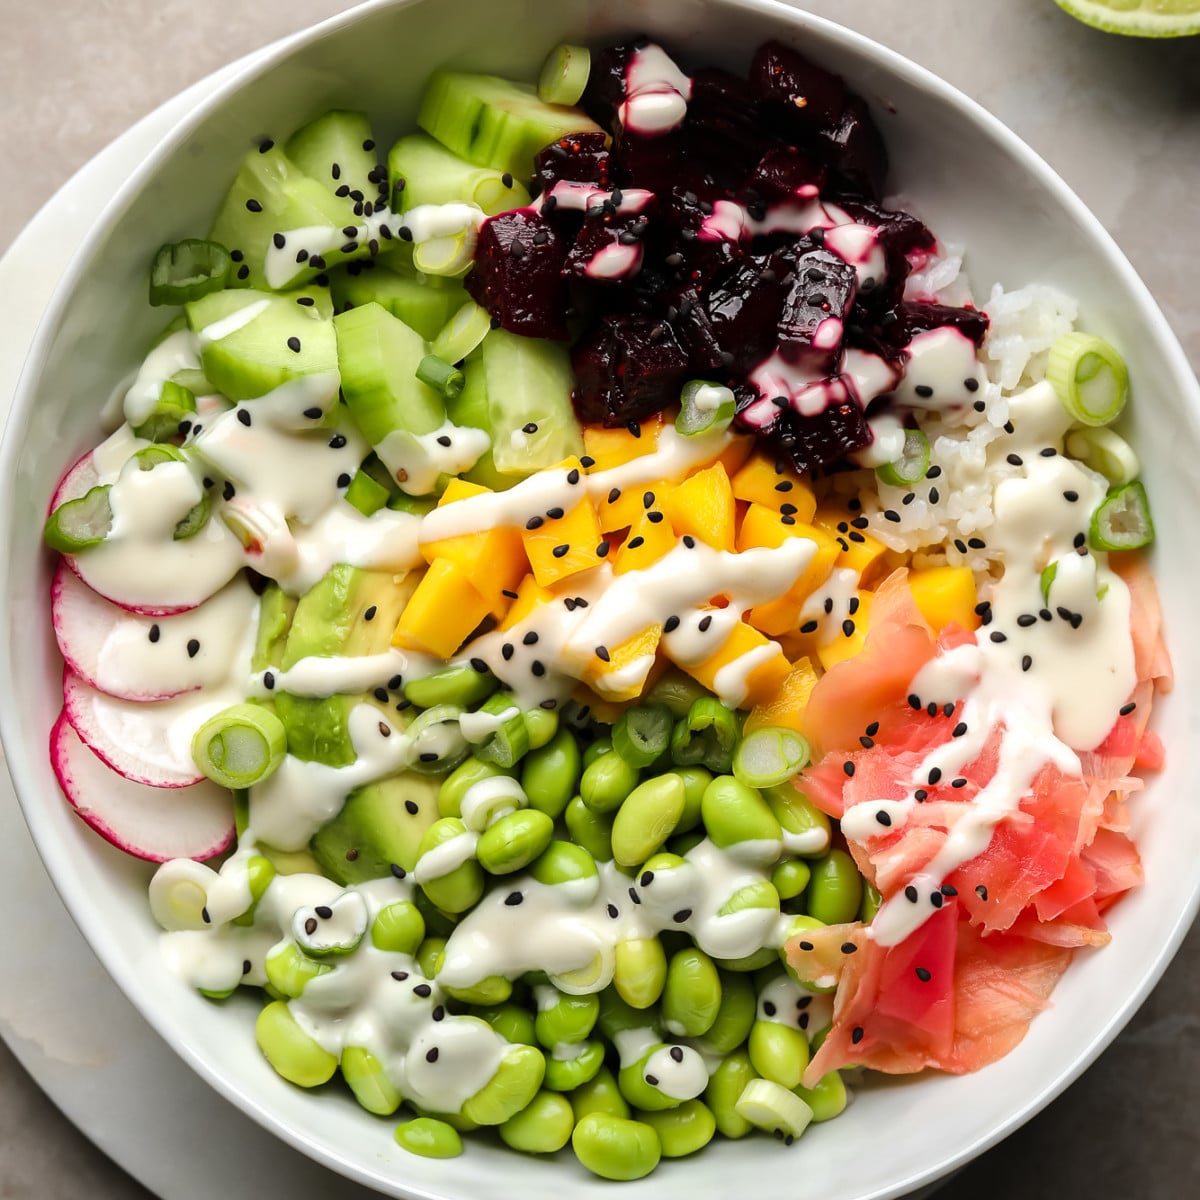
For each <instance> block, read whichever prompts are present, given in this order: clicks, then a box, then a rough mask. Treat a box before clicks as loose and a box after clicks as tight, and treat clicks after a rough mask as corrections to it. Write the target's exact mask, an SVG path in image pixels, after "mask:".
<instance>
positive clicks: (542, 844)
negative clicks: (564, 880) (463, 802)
mask: <svg viewBox="0 0 1200 1200" xmlns="http://www.w3.org/2000/svg"><path fill="white" fill-rule="evenodd" d="M553 837H554V821H553V820H552V819H551V818H550V817H548V816H546V814H545V813H544V812H539V811H538V810H537V809H536V808H525V809H521V810H520V811H518V812H514V813H509V815H508V816H507V817H501V818H500V820H499V821H497V822H496V823H495V824H494V825H491V826H489V827H488V829H487V831H486V832H485V833H483V834H481V835H480V837H479V845H478V846H476V848H475V854H476V857H477V858H478V859H479V864H480V866H482V867H483V868H484V870H486V871H487V872H488V874H490V875H511V874H512V873H513V872H514V871H519V870H521V868H522V867H527V866H528V865H529V864H530V863H531V862H533V860H534V859H535V858H537V857H538V855H539V854H541V853H542V851H543V850H545V849H546V847H547V846H548V845H550V840H551V838H553Z"/></svg>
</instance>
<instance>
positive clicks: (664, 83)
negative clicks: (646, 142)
mask: <svg viewBox="0 0 1200 1200" xmlns="http://www.w3.org/2000/svg"><path fill="white" fill-rule="evenodd" d="M691 98H692V81H691V79H690V78H689V77H688V76H687V75H685V74H684V73H683V72H682V71H681V70H680V69H679V67H678V66H677V65H676V63H675V61H674V60H673V59H672V58H671V56H670V55H669V54H667V52H666V51H665V50H664V49H663V48H662V47H661V46H658V45H655V44H654V43H653V42H651V43H649V44H648V45H645V46H641V47H639V48H638V49H637V50H635V51H634V52H633V54H632V56H631V57H630V59H629V64H628V66H627V67H626V68H625V99H624V101H623V102H622V103H621V104H620V106H619V107H618V108H617V120H619V121H620V122H621V124H622V125H623V126H624V127H625V128H626V129H628V130H630V131H631V132H633V133H637V134H640V135H641V136H642V137H658V136H660V135H661V134H664V133H670V131H671V130H672V129H675V128H676V127H677V126H679V125H680V124H681V123H682V122H683V118H684V117H686V116H687V102H688V101H689V100H690V99H691Z"/></svg>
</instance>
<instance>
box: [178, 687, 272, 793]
mask: <svg viewBox="0 0 1200 1200" xmlns="http://www.w3.org/2000/svg"><path fill="white" fill-rule="evenodd" d="M286 754H287V731H286V730H285V729H284V727H283V722H282V721H281V720H280V719H279V718H278V717H277V716H276V715H275V714H274V713H273V712H271V710H270V709H267V708H263V707H262V706H261V705H258V704H235V705H233V706H232V707H230V708H226V709H224V710H223V711H221V712H219V713H217V715H216V716H215V717H210V718H209V719H208V720H207V721H205V722H204V724H203V725H201V726H200V728H199V729H197V730H196V735H195V737H193V738H192V757H193V758H194V759H195V760H196V766H197V767H199V768H200V770H201V771H203V772H204V774H205V775H206V776H207V777H208V778H209V779H211V780H212V781H213V783H215V784H218V785H219V786H220V787H227V788H246V787H250V786H251V785H253V784H256V783H261V782H262V781H263V780H264V779H266V778H268V777H269V776H270V775H273V774H274V773H275V771H276V770H278V768H279V765H280V763H282V762H283V759H284V756H285V755H286Z"/></svg>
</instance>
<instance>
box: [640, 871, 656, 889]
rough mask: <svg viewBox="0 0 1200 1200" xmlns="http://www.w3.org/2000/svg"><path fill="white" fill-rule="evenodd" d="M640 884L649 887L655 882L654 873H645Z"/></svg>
mask: <svg viewBox="0 0 1200 1200" xmlns="http://www.w3.org/2000/svg"><path fill="white" fill-rule="evenodd" d="M638 882H639V883H640V884H641V885H642V887H649V886H650V885H651V884H652V883H653V882H654V872H653V871H643V872H642V877H641V879H639V880H638Z"/></svg>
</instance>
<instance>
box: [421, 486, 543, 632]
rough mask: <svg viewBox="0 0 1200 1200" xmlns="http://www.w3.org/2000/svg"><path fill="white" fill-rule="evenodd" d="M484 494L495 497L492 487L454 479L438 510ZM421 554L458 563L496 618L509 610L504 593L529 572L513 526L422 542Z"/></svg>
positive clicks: (440, 500)
mask: <svg viewBox="0 0 1200 1200" xmlns="http://www.w3.org/2000/svg"><path fill="white" fill-rule="evenodd" d="M485 494H486V495H490V494H492V490H491V488H486V487H481V486H480V485H479V484H476V483H468V482H467V481H466V480H465V479H452V480H451V481H450V483H449V484H448V485H447V487H446V490H445V491H444V492H443V493H442V496H441V499H439V500H438V508H442V507H444V506H445V505H447V504H453V503H454V502H455V501H456V500H465V499H466V498H467V497H468V496H479V495H485ZM421 554H422V555H423V556H424V558H425V561H426V562H429V563H431V562H433V560H434V559H435V558H447V559H450V561H451V562H456V563H458V565H459V566H460V567H462V568H463V570H464V571H466V573H467V575H468V576H469V577H470V579H471V582H472V585H473V586H474V587H475V590H476V591H478V592H479V594H480V595H481V596H483V598H484V599H485V600H486V601H487V602H488V604H489V606H490V608H491V612H492V615H493V616H497V617H498V616H500V615H501V614H502V613H503V612H505V610H506V609H507V608H508V603H509V602H508V599H507V598H506V597H505V596H504V594H503V593H504V592H505V591H511V590H512V589H513V588H515V587H516V585H517V582H518V581H519V580H520V578H521V576H522V575H524V574H525V573H526V571H528V570H529V562H528V560H527V559H526V557H525V547H524V546H523V545H522V543H521V535H520V533H519V531H517V530H516V529H513V528H512V527H511V526H502V527H499V528H496V529H485V530H482V531H481V532H479V533H464V534H460V535H458V536H456V537H448V538H440V539H438V540H437V541H432V542H423V543H422V545H421Z"/></svg>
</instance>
